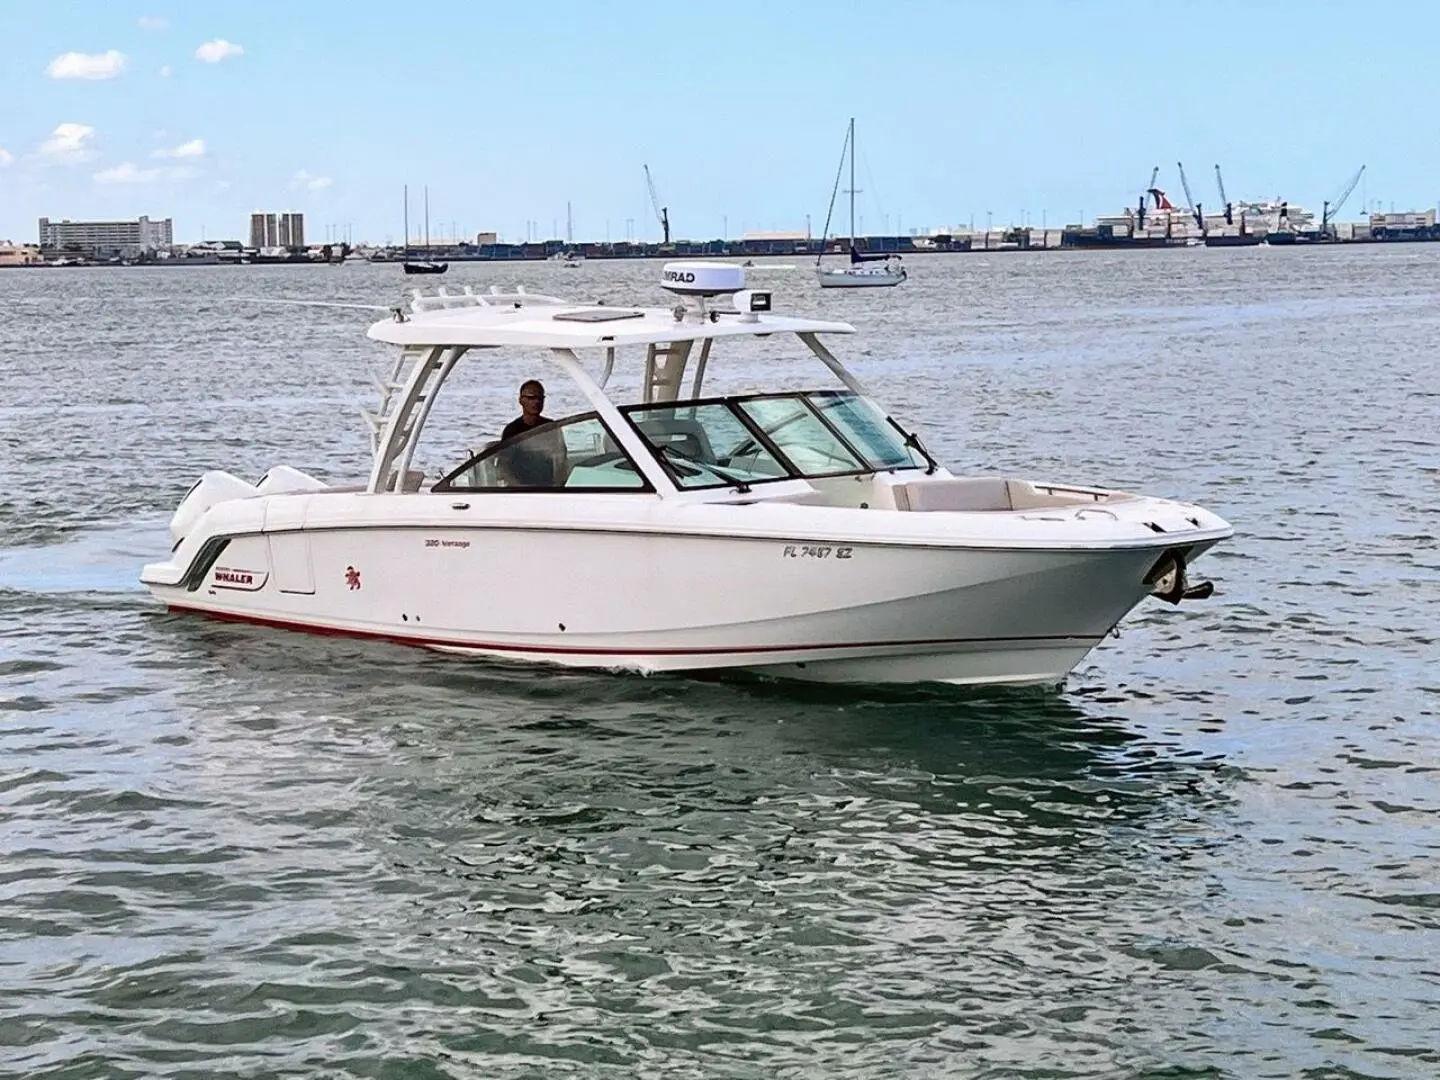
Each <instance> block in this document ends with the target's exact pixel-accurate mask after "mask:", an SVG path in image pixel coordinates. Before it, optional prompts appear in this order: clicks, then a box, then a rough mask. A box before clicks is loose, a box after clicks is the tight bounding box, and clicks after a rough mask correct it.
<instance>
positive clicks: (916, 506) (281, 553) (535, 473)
mask: <svg viewBox="0 0 1440 1080" xmlns="http://www.w3.org/2000/svg"><path fill="white" fill-rule="evenodd" d="M664 284H665V286H666V287H667V288H669V289H670V290H671V291H672V292H674V293H676V294H677V296H678V300H679V302H678V303H677V304H676V306H675V307H674V308H653V309H645V308H628V307H611V306H602V305H598V304H579V303H571V302H568V301H565V300H562V299H558V298H555V297H551V296H539V295H533V294H529V293H526V292H523V291H517V292H514V293H498V292H492V293H490V294H486V295H481V294H477V293H473V292H471V291H470V290H469V289H466V290H465V291H464V292H463V293H454V292H447V291H446V290H445V289H441V290H440V292H439V295H434V296H422V295H420V294H418V293H417V294H416V296H415V298H414V299H413V301H411V302H410V303H409V304H408V306H407V307H404V308H397V309H395V311H394V314H393V316H392V317H391V318H388V319H385V320H383V321H381V322H377V323H375V324H374V325H373V326H372V327H371V328H370V330H369V336H370V337H371V338H373V339H375V340H377V341H381V342H386V343H389V344H391V345H394V346H396V347H397V348H398V349H399V356H398V358H397V359H396V361H395V364H394V369H393V373H392V375H391V378H390V380H389V381H388V382H387V383H386V384H385V388H384V394H383V397H382V405H381V410H380V411H379V413H377V414H367V416H368V418H369V420H370V423H371V431H372V442H373V450H374V459H373V462H372V463H371V466H370V471H369V478H368V480H367V481H366V482H365V483H364V484H363V485H356V486H353V487H341V486H331V485H329V484H326V483H323V482H322V481H320V480H318V479H316V478H314V477H312V476H308V475H306V474H305V473H302V472H300V471H298V470H296V469H293V468H289V467H286V466H277V467H276V468H273V469H271V470H270V471H269V472H268V473H266V475H265V476H264V477H263V478H262V479H261V480H260V481H259V483H258V484H250V483H248V482H246V481H245V480H242V479H240V478H238V477H236V476H233V475H231V474H229V473H224V472H208V473H206V474H205V475H204V476H203V477H202V478H201V479H200V480H199V481H198V482H197V483H196V484H195V486H194V487H193V488H192V489H191V490H190V492H189V493H188V494H187V495H186V496H185V498H184V499H183V500H182V502H181V503H180V506H179V508H178V509H177V510H176V512H175V515H174V517H173V519H172V521H171V523H170V531H171V539H172V540H173V542H174V548H173V550H172V551H171V553H170V555H169V557H168V558H166V559H165V560H164V561H162V562H157V563H153V564H151V565H149V566H146V567H145V568H144V571H143V573H142V575H141V580H142V581H143V582H144V583H145V584H146V585H147V586H148V587H149V589H150V590H151V592H152V593H153V594H154V595H155V596H156V597H157V598H158V599H159V600H161V601H162V602H164V603H165V604H167V605H169V606H170V607H171V608H172V609H173V610H176V611H190V612H198V613H203V614H207V615H212V616H217V617H221V618H229V619H239V620H244V621H249V622H255V623H261V624H267V625H273V626H278V627H288V628H293V629H300V630H310V631H316V632H321V633H344V634H354V635H360V636H365V637H374V638H383V639H390V640H393V641H398V642H404V643H407V644H412V645H420V646H425V647H428V648H433V649H440V650H445V651H449V652H454V653H463V654H481V655H490V656H502V657H511V658H523V659H528V660H540V661H550V662H553V663H557V664H567V665H573V666H582V667H600V668H617V669H629V670H637V671H643V672H656V671H695V670H701V669H721V668H743V669H749V670H753V671H758V672H763V673H769V674H774V675H780V676H788V677H795V678H800V679H815V680H826V681H881V682H912V681H922V680H940V681H945V682H952V683H1055V682H1058V681H1060V680H1061V679H1063V677H1064V676H1065V675H1066V673H1067V672H1069V671H1070V670H1071V669H1072V668H1073V667H1074V666H1075V665H1076V664H1077V663H1078V662H1079V661H1080V660H1081V658H1082V657H1084V656H1085V654H1086V653H1087V652H1089V650H1090V649H1092V648H1094V647H1095V646H1096V645H1097V644H1099V643H1100V641H1101V640H1103V638H1104V637H1105V635H1106V634H1107V633H1108V632H1109V631H1110V630H1111V629H1112V628H1113V627H1114V626H1115V625H1116V623H1117V622H1118V621H1119V620H1120V619H1121V618H1122V617H1123V616H1124V615H1125V614H1126V613H1127V612H1128V611H1130V609H1131V608H1133V607H1134V606H1135V605H1136V604H1138V603H1140V602H1141V601H1142V600H1143V599H1144V598H1145V597H1146V596H1147V595H1149V594H1151V593H1159V594H1162V595H1163V596H1164V597H1165V598H1166V599H1169V600H1171V601H1177V602H1178V601H1179V600H1180V599H1181V598H1182V597H1186V596H1191V597H1194V596H1198V595H1205V594H1206V593H1207V586H1205V585H1200V586H1194V587H1189V586H1187V584H1186V580H1185V578H1186V571H1187V569H1188V567H1189V566H1190V564H1191V563H1192V562H1193V561H1194V559H1195V558H1196V557H1197V556H1198V555H1200V554H1201V553H1202V552H1204V551H1205V550H1206V549H1208V548H1209V547H1211V546H1212V545H1213V544H1215V543H1216V542H1218V541H1220V540H1222V539H1224V538H1226V537H1228V536H1230V535H1231V528H1230V526H1229V525H1228V524H1227V523H1226V522H1225V521H1223V520H1221V519H1220V518H1219V517H1217V516H1215V515H1214V514H1212V513H1209V512H1207V511H1205V510H1202V509H1200V508H1198V507H1195V506H1189V505H1185V504H1182V503H1176V502H1169V501H1166V500H1163V499H1155V498H1147V497H1144V496H1140V495H1131V494H1126V493H1124V492H1117V491H1105V490H1100V489H1097V488H1093V487H1088V486H1079V485H1074V484H1057V483H1045V482H1039V481H1032V480H1022V479H1016V478H1009V477H1003V476H971V477H962V476H955V475H952V474H951V473H950V472H948V471H947V470H946V469H944V468H943V467H941V466H940V465H939V464H938V463H936V462H935V461H934V459H933V458H932V457H931V456H930V454H929V453H928V452H927V451H926V449H925V447H924V445H923V443H922V442H921V440H920V439H919V438H918V437H917V436H916V435H915V434H913V433H912V432H909V431H908V430H907V429H906V428H905V427H903V426H902V425H901V424H900V423H898V422H897V421H896V420H894V419H893V418H891V417H890V416H889V415H888V414H887V413H886V412H885V410H884V409H882V408H881V406H880V405H878V404H877V403H876V401H875V399H874V398H873V397H872V396H871V395H870V393H869V392H868V391H867V390H866V388H865V387H864V386H862V385H861V383H860V382H859V380H857V379H856V378H855V376H854V375H853V374H851V373H850V371H849V370H848V369H847V368H846V367H845V366H844V365H843V364H842V363H841V362H840V360H839V359H837V358H836V356H835V355H834V353H832V352H831V350H830V347H829V345H828V344H827V343H826V341H827V340H829V339H832V338H834V337H836V336H840V335H846V334H850V333H853V332H854V331H853V328H852V327H850V326H848V325H846V324H844V323H835V322H821V321H818V320H815V319H808V318H798V317H792V316H787V315H779V314H774V313H772V312H771V311H770V298H769V296H768V295H767V294H765V293H759V292H753V291H750V290H747V289H745V288H744V271H743V269H742V268H740V267H738V266H734V265H729V264H717V263H671V264H668V265H667V266H666V267H665V269H664ZM768 335H782V336H783V338H782V340H783V341H788V342H792V343H795V345H796V348H795V349H794V350H793V351H791V350H789V349H786V350H785V353H786V355H785V357H784V358H783V359H782V360H780V361H776V362H777V363H780V362H786V361H789V362H793V361H794V358H795V356H796V355H799V356H801V357H806V356H813V358H815V359H817V360H818V361H819V363H820V364H821V365H823V366H824V367H825V368H826V369H828V371H829V372H830V373H831V374H832V375H833V376H834V381H835V383H836V385H835V386H833V387H832V388H829V389H815V390H805V391H783V392H782V391H775V392H766V393H754V394H745V395H737V396H707V394H706V391H705V380H706V375H707V371H709V372H710V373H712V374H713V373H714V372H715V371H716V370H717V369H718V365H719V364H720V363H723V362H724V358H725V354H726V353H727V352H732V353H733V352H743V351H744V350H742V349H741V348H740V347H739V346H740V343H741V339H747V338H752V337H756V336H761V337H764V336H768ZM792 335H793V336H792ZM822 339H824V340H822ZM727 346H729V347H731V348H728V349H727ZM512 347H529V348H532V349H534V348H536V347H538V348H540V349H543V350H545V351H544V353H543V355H544V356H545V358H546V360H547V361H548V363H549V365H550V366H551V367H552V368H553V369H554V370H556V371H558V372H560V373H563V374H564V375H566V376H568V377H569V378H570V379H571V380H573V382H574V384H575V386H576V387H578V389H579V392H580V393H581V394H582V395H583V397H584V398H585V400H586V401H587V402H588V407H587V408H586V409H585V410H584V411H582V412H580V413H577V414H575V415H572V416H567V417H565V418H563V419H560V420H557V421H555V422H553V423H549V424H544V425H540V426H537V427H535V428H533V429H531V430H530V431H527V432H525V433H524V434H521V435H519V436H516V437H515V438H512V439H510V440H508V441H504V442H498V443H494V444H491V445H490V446H487V447H486V448H484V449H483V450H481V451H480V452H478V453H476V454H474V455H473V456H470V457H469V458H468V460H465V461H462V462H458V463H457V464H456V465H455V467H454V468H453V469H451V470H450V471H449V472H447V473H446V474H445V475H443V476H440V477H437V478H433V479H432V478H429V477H423V476H421V475H420V474H419V473H418V472H417V471H416V470H415V469H414V468H413V467H412V463H413V462H414V459H415V450H416V445H417V442H418V440H419V438H420V436H421V434H422V432H423V430H424V428H425V424H426V419H427V417H429V415H430V413H431V407H432V405H433V404H434V402H435V400H436V395H437V394H438V393H439V392H441V390H442V389H443V387H444V386H445V384H446V380H447V378H448V377H449V376H450V375H451V373H452V372H453V371H454V370H455V369H456V367H457V365H459V364H460V363H462V362H471V363H478V364H482V365H483V364H485V363H486V362H487V360H489V358H490V357H492V356H493V355H494V352H493V350H497V349H505V348H512ZM622 364H623V365H626V366H629V370H630V371H631V372H632V373H634V374H638V375H639V376H640V379H639V385H640V389H639V391H638V393H636V394H635V395H632V396H636V397H638V398H639V400H632V401H629V402H625V401H618V400H612V398H611V397H610V396H609V395H608V394H607V393H606V387H607V385H609V384H610V380H611V377H612V375H613V374H614V372H615V371H616V369H617V365H622ZM630 365H633V366H630ZM747 370H748V369H747ZM507 389H508V387H507ZM617 396H618V395H617Z"/></svg>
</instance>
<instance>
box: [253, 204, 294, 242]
mask: <svg viewBox="0 0 1440 1080" xmlns="http://www.w3.org/2000/svg"><path fill="white" fill-rule="evenodd" d="M250 246H251V247H252V248H276V247H280V248H300V247H304V246H305V215H304V214H297V213H295V212H293V211H286V212H284V213H280V214H274V213H266V212H265V211H262V210H257V211H255V213H253V214H251V215H250Z"/></svg>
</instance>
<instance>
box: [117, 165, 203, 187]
mask: <svg viewBox="0 0 1440 1080" xmlns="http://www.w3.org/2000/svg"><path fill="white" fill-rule="evenodd" d="M199 175H200V174H199V172H198V171H197V170H196V169H195V168H194V167H193V166H190V165H162V166H157V167H155V168H153V169H142V168H139V167H138V166H137V165H136V164H135V163H134V162H133V161H123V162H121V163H120V164H119V165H116V166H114V167H113V168H109V169H101V170H100V171H99V172H97V173H96V174H95V182H96V183H97V184H153V183H155V182H156V181H159V180H193V179H195V177H197V176H199Z"/></svg>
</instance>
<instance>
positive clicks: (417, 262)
mask: <svg viewBox="0 0 1440 1080" xmlns="http://www.w3.org/2000/svg"><path fill="white" fill-rule="evenodd" d="M425 250H426V251H429V250H430V189H429V188H428V187H427V188H426V189H425ZM401 264H402V266H403V268H404V271H405V273H407V274H443V273H445V271H446V270H449V269H450V264H449V263H443V262H436V261H435V260H434V259H412V258H410V185H408V184H406V185H405V254H404V256H403V257H402V259H401Z"/></svg>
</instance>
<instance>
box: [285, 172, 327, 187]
mask: <svg viewBox="0 0 1440 1080" xmlns="http://www.w3.org/2000/svg"><path fill="white" fill-rule="evenodd" d="M333 183H335V181H334V180H332V179H331V178H330V177H328V176H315V175H314V174H312V173H310V172H307V171H306V170H305V169H301V170H300V171H299V172H297V173H296V174H295V175H294V176H293V177H292V178H291V180H290V186H291V187H292V188H300V187H303V188H304V189H305V190H306V191H324V190H325V189H326V188H328V187H329V186H330V185H331V184H333Z"/></svg>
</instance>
